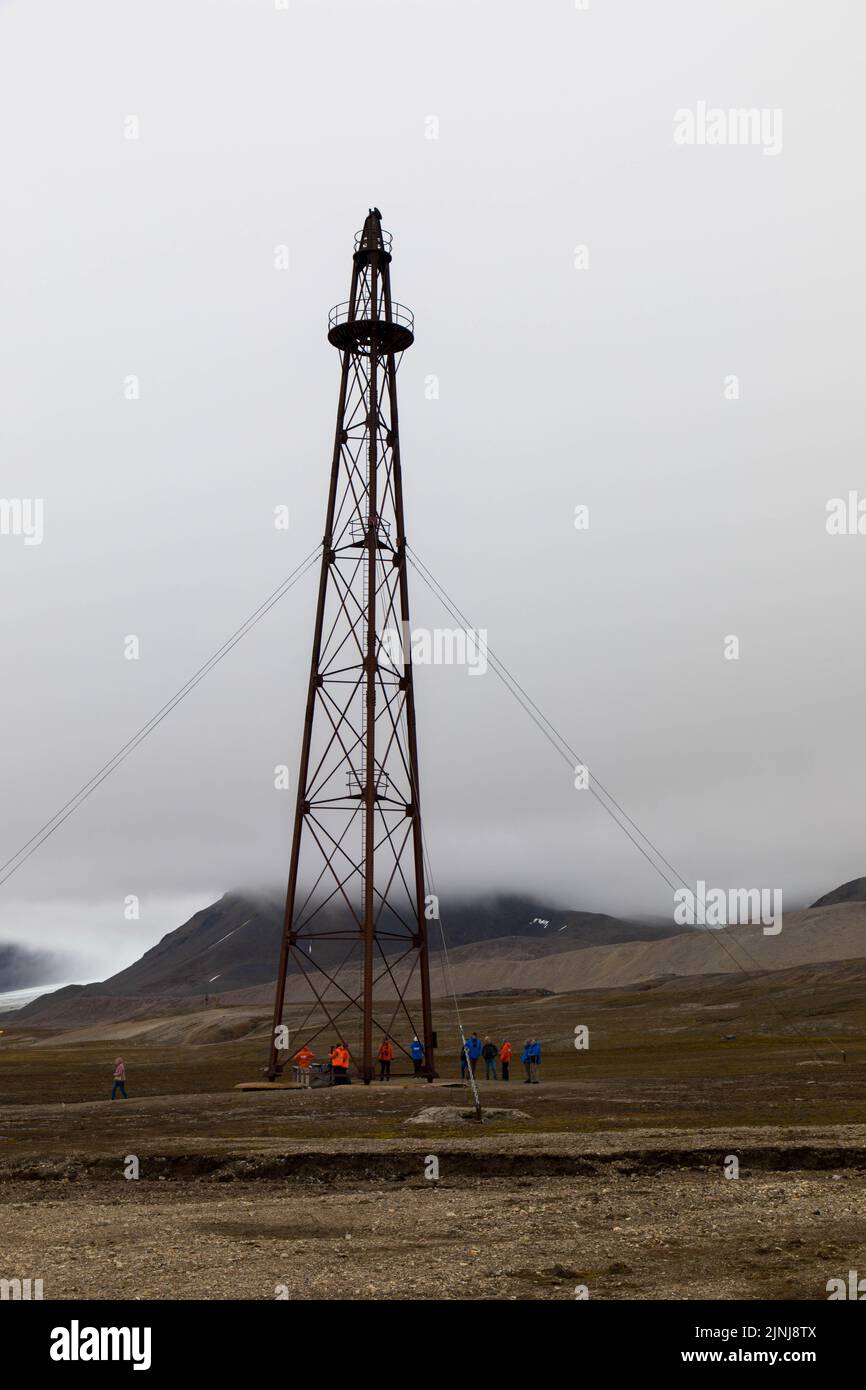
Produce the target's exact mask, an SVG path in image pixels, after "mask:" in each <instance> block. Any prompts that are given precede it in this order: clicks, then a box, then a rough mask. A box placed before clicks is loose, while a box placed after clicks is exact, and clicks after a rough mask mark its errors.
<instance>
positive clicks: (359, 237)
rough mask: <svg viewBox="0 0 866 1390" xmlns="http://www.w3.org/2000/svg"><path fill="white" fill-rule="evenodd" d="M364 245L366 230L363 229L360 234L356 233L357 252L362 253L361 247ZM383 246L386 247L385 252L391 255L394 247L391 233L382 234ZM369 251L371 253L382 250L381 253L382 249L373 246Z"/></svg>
mask: <svg viewBox="0 0 866 1390" xmlns="http://www.w3.org/2000/svg"><path fill="white" fill-rule="evenodd" d="M363 243H364V230H363V228H362V229H361V231H360V232H356V233H355V250H356V251H360V249H361V246H362V245H363ZM382 245H383V246H384V248H385V250H386V251H387V252H388V253H389V254H390V251H391V246H392V245H393V238H392V236H391V233H390V232H382ZM368 249H369V250H370V251H376V250H380V251H381V249H382V247H380V246H371V247H369V248H368Z"/></svg>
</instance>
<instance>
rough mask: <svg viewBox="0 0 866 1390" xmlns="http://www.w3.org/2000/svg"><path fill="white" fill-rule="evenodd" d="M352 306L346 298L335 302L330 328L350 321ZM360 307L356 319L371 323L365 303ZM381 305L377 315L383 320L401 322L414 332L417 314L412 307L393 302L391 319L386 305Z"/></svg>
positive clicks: (329, 317)
mask: <svg viewBox="0 0 866 1390" xmlns="http://www.w3.org/2000/svg"><path fill="white" fill-rule="evenodd" d="M351 307H352V306H351V304H350V303H349V301H348V300H346V301H345V303H343V304H335V305H334V307H333V309H332V310H331V312H330V313H329V314H328V328H329V329H330V328H336V326H337V324H338V323H349V322H350V319H349V310H350V308H351ZM358 307H359V308H360V310H361V312H360V313H357V312H356V313H355V320H358V321H359V322H363V323H369V321H370V314H369V311H365V308H364V306H363V305H360V306H358ZM381 307H382V312H381V313H380V314H378V315H377V317H378V318H379V319H380V320H381V322H383V323H399V324H400V326H401V328H408V330H409V332H410V333H412V334H414V332H415V315H414V314H413V313H412V310H411V309H407V308H406V305H405V304H394V303H393V302H392V304H391V317H390V319H388V318H387V317H386V315H385V309H384V305H382V306H381Z"/></svg>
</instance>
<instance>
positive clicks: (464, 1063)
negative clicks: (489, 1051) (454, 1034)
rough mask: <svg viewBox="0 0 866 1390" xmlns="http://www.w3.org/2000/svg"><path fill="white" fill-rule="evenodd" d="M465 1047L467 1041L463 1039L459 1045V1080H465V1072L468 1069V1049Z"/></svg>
mask: <svg viewBox="0 0 866 1390" xmlns="http://www.w3.org/2000/svg"><path fill="white" fill-rule="evenodd" d="M467 1047H468V1043H467V1042H466V1040H465V1039H464V1041H463V1043H462V1045H461V1047H460V1080H461V1081H465V1080H466V1074H467V1072H468V1071H469V1053H468V1051H467Z"/></svg>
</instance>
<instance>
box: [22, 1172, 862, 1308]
mask: <svg viewBox="0 0 866 1390" xmlns="http://www.w3.org/2000/svg"><path fill="white" fill-rule="evenodd" d="M422 1157H423V1156H422V1155H419V1159H420V1158H422ZM443 1168H445V1169H447V1160H446V1161H444V1163H443ZM0 1204H2V1227H3V1232H4V1239H3V1250H2V1264H3V1266H4V1267H3V1268H2V1270H0V1276H2V1277H7V1278H9V1277H16V1276H17V1277H19V1278H25V1277H30V1278H34V1279H35V1278H42V1279H43V1281H44V1296H45V1298H48V1299H50V1298H78V1299H87V1298H107V1299H116V1298H132V1299H138V1298H140V1299H228V1298H242V1299H274V1298H277V1297H280V1296H282V1297H288V1298H301V1299H308V1298H361V1299H383V1298H384V1299H389V1300H390V1299H439V1298H443V1299H482V1300H483V1299H550V1298H553V1299H574V1298H575V1297H576V1290H577V1289H578V1288H579V1286H585V1287H586V1290H587V1293H588V1296H589V1297H590V1298H596V1299H663V1298H673V1299H742V1298H746V1299H759V1298H764V1299H793V1300H802V1299H825V1298H826V1296H827V1294H826V1284H827V1280H828V1279H830V1278H835V1277H844V1278H847V1274H848V1270H849V1269H859V1270H861V1271H864V1272H866V1187H864V1177H863V1174H862V1172H856V1171H850V1170H849V1171H844V1170H843V1171H839V1172H835V1173H834V1172H832V1171H830V1170H826V1171H821V1172H805V1171H788V1172H784V1173H759V1174H754V1173H753V1174H751V1175H749V1174H744V1175H743V1176H741V1177H740V1178H739V1179H736V1180H733V1179H725V1178H724V1177H723V1176H722V1174H721V1172H719V1171H718V1169H715V1168H714V1169H710V1170H705V1171H689V1170H686V1169H673V1170H663V1171H661V1172H655V1173H647V1174H643V1173H635V1174H633V1175H631V1176H626V1175H625V1174H623V1173H620V1172H616V1171H614V1170H613V1169H611V1170H608V1171H605V1172H604V1173H602V1174H599V1175H595V1176H588V1177H580V1178H575V1177H568V1178H561V1177H547V1178H545V1177H538V1178H512V1179H508V1178H498V1177H492V1178H484V1177H478V1178H469V1179H463V1178H461V1179H459V1180H455V1181H451V1182H449V1180H448V1178H447V1176H446V1175H445V1174H444V1172H443V1176H442V1177H441V1178H440V1179H439V1180H438V1181H436V1180H426V1179H424V1178H423V1176H420V1175H419V1177H418V1178H417V1179H414V1180H404V1181H402V1182H400V1181H397V1182H395V1183H392V1184H389V1185H388V1186H382V1185H375V1184H371V1183H369V1182H360V1183H354V1184H353V1183H346V1182H338V1183H335V1184H333V1185H328V1184H326V1183H323V1182H302V1181H288V1182H287V1181H281V1182H274V1181H271V1180H267V1179H260V1180H257V1181H254V1182H232V1183H228V1184H223V1183H216V1182H205V1181H195V1180H191V1181H171V1180H164V1181H149V1182H145V1181H141V1180H139V1181H138V1182H135V1181H129V1182H125V1183H118V1182H94V1181H89V1180H85V1181H81V1182H65V1183H59V1182H57V1181H53V1182H46V1181H40V1180H31V1181H26V1182H7V1183H5V1184H3V1185H2V1192H0Z"/></svg>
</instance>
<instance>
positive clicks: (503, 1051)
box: [499, 1042, 511, 1081]
mask: <svg viewBox="0 0 866 1390" xmlns="http://www.w3.org/2000/svg"><path fill="white" fill-rule="evenodd" d="M499 1060H500V1062H501V1063H502V1080H503V1081H508V1080H509V1079H510V1078H509V1075H508V1069H509V1067H510V1066H511V1043H510V1042H504V1043H503V1044H502V1046H501V1047H500V1049H499Z"/></svg>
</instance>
